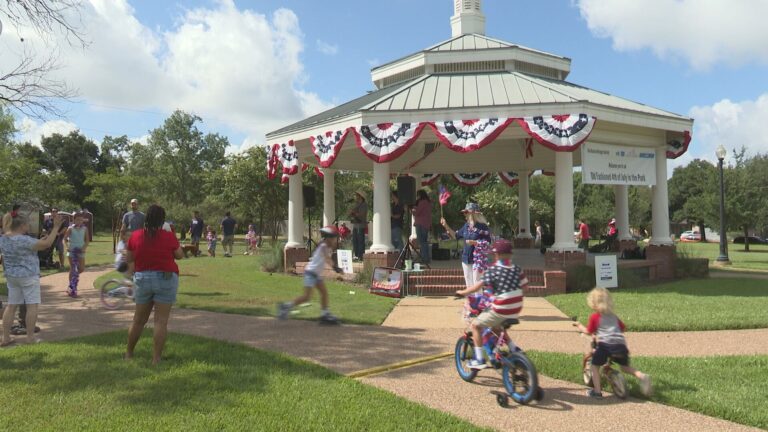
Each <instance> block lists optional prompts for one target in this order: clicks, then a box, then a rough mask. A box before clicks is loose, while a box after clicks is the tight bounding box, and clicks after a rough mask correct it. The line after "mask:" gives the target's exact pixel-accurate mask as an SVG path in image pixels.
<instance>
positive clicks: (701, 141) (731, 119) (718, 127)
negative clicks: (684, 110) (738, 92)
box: [688, 93, 768, 162]
mask: <svg viewBox="0 0 768 432" xmlns="http://www.w3.org/2000/svg"><path fill="white" fill-rule="evenodd" d="M689 115H690V116H691V117H693V118H694V119H695V123H694V134H693V142H692V143H691V147H690V148H689V150H688V153H691V157H692V158H693V157H698V158H699V159H706V160H709V161H711V162H715V161H716V158H715V149H716V148H717V146H718V145H720V144H722V145H723V146H724V147H725V148H726V149H728V156H729V157H730V156H731V154H732V152H731V151H732V150H739V149H741V147H742V146H743V147H745V148H746V150H747V153H748V154H750V155H755V154H758V153H761V154H768V137H766V135H765V119H766V118H768V93H764V94H762V95H761V96H760V97H758V98H757V99H756V100H748V101H742V102H733V101H730V100H728V99H723V100H721V101H719V102H717V103H715V104H713V105H710V106H695V107H693V108H691V110H690V111H689Z"/></svg>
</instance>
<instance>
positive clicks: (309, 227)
mask: <svg viewBox="0 0 768 432" xmlns="http://www.w3.org/2000/svg"><path fill="white" fill-rule="evenodd" d="M307 230H308V231H307V250H308V251H309V256H310V258H311V257H312V246H313V245H314V247H317V243H315V241H314V240H312V207H307Z"/></svg>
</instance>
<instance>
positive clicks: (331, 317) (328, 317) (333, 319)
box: [320, 313, 340, 324]
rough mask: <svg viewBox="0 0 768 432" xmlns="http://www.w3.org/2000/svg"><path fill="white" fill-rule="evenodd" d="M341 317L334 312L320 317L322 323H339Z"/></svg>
mask: <svg viewBox="0 0 768 432" xmlns="http://www.w3.org/2000/svg"><path fill="white" fill-rule="evenodd" d="M339 323H340V322H339V319H338V318H336V316H335V315H333V314H332V313H327V314H325V315H323V316H321V317H320V324H339Z"/></svg>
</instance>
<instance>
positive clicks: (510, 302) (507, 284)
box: [483, 263, 528, 319]
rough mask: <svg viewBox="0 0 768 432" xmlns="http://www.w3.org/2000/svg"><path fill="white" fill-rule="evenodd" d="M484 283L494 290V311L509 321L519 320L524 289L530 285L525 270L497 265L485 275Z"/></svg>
mask: <svg viewBox="0 0 768 432" xmlns="http://www.w3.org/2000/svg"><path fill="white" fill-rule="evenodd" d="M483 283H484V284H485V286H486V287H489V288H490V289H492V290H493V304H492V305H491V308H492V309H493V311H494V312H496V313H497V314H499V315H502V316H504V317H505V318H507V319H509V318H517V315H518V314H519V313H520V311H521V310H522V309H523V288H524V287H526V286H527V285H528V278H526V277H525V273H523V269H522V268H520V267H518V266H516V265H514V264H511V265H509V266H505V265H501V264H498V263H497V264H495V265H493V266H491V267H488V270H486V271H485V273H483Z"/></svg>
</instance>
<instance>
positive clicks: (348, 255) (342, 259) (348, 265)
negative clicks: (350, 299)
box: [336, 249, 354, 274]
mask: <svg viewBox="0 0 768 432" xmlns="http://www.w3.org/2000/svg"><path fill="white" fill-rule="evenodd" d="M336 261H337V264H336V265H338V266H339V267H341V269H342V270H343V271H344V273H346V274H352V273H354V270H352V251H351V250H349V249H338V250H337V251H336Z"/></svg>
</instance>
